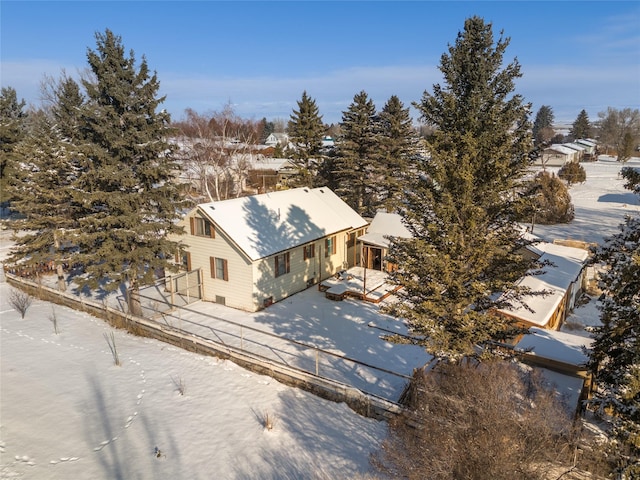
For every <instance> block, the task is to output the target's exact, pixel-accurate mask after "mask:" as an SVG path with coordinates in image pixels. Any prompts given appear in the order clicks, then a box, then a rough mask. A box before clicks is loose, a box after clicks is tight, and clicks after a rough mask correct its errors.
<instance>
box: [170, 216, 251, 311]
mask: <svg viewBox="0 0 640 480" xmlns="http://www.w3.org/2000/svg"><path fill="white" fill-rule="evenodd" d="M190 216H193V212H192V214H191V215H190ZM190 216H189V217H190ZM189 217H187V218H186V219H185V230H186V231H187V234H186V235H184V236H183V237H182V241H183V243H184V244H185V245H187V248H186V250H187V251H188V252H189V253H190V254H191V268H192V269H196V268H202V272H203V275H202V276H203V280H204V299H203V300H207V301H211V302H215V301H216V299H217V298H218V297H221V298H224V303H225V305H227V306H229V307H233V308H238V309H241V310H253V309H254V308H253V303H254V302H253V295H252V285H253V277H252V268H251V264H250V263H249V262H248V261H247V260H246V259H245V257H244V256H243V255H242V254H241V252H239V251H238V249H237V248H236V247H235V246H234V245H233V243H232V242H230V241H229V239H228V238H226V236H225V235H224V233H222V232H220V231H219V230H216V232H215V234H216V235H215V238H207V237H200V236H196V235H191V234H190V233H189V221H190V220H189ZM211 257H216V258H223V259H225V260H227V269H228V273H229V280H228V281H225V280H222V279H217V278H211V262H210V258H211Z"/></svg>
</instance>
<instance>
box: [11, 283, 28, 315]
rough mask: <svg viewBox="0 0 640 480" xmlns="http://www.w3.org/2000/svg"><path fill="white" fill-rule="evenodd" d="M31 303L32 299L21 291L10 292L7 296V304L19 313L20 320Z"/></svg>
mask: <svg viewBox="0 0 640 480" xmlns="http://www.w3.org/2000/svg"><path fill="white" fill-rule="evenodd" d="M32 301H33V297H31V295H29V294H28V293H26V292H23V291H22V290H11V293H10V294H9V304H10V305H11V306H12V307H13V308H15V309H16V310H17V311H18V312H20V318H24V315H25V314H26V313H27V310H28V309H29V307H30V306H31V302H32Z"/></svg>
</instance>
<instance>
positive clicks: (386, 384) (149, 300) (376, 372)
mask: <svg viewBox="0 0 640 480" xmlns="http://www.w3.org/2000/svg"><path fill="white" fill-rule="evenodd" d="M149 293H151V294H149ZM158 294H164V297H165V298H164V299H163V300H159V299H158V298H157V296H158ZM166 297H167V292H166V291H164V292H163V291H162V288H161V286H160V284H159V285H155V286H154V287H153V289H152V290H150V289H149V288H147V289H146V290H145V291H143V292H141V293H140V298H141V300H142V305H143V314H144V317H145V318H147V319H149V320H150V321H152V322H155V323H157V324H158V325H160V326H162V327H164V328H169V329H172V330H174V331H177V332H180V333H181V334H187V335H196V336H197V337H198V338H201V339H204V340H210V341H213V342H216V343H219V344H222V345H225V346H228V347H231V348H234V349H237V350H239V351H241V352H245V353H249V354H251V355H255V356H258V357H260V358H264V359H269V360H270V361H271V362H277V363H280V364H282V365H284V366H286V367H288V368H294V369H297V370H300V371H302V372H304V373H308V374H311V375H314V376H317V377H320V378H325V379H327V380H331V381H337V382H340V383H343V384H346V385H350V386H352V387H354V388H357V389H358V390H360V391H362V392H363V393H366V394H367V395H374V396H377V397H380V398H383V399H385V400H388V401H391V402H398V399H399V398H400V397H401V395H402V393H403V392H404V390H405V389H406V387H407V385H408V383H409V381H410V379H411V376H410V375H406V374H404V373H400V372H396V371H393V370H390V369H387V368H385V367H383V366H380V365H372V364H370V363H367V362H364V361H362V360H358V359H356V358H351V357H349V356H346V355H343V354H341V353H336V352H332V351H329V350H326V349H323V348H320V347H318V346H316V345H312V344H310V343H305V342H301V341H299V340H293V339H289V338H286V337H284V336H282V335H277V334H275V333H272V332H269V331H265V330H262V329H258V328H255V327H252V326H249V325H244V324H241V323H238V322H234V321H232V320H229V319H226V318H222V317H220V316H216V315H213V314H210V313H205V312H201V311H198V310H195V309H193V308H190V307H189V305H188V304H173V305H171V303H170V301H169V299H168V298H166ZM168 307H170V308H168ZM372 328H376V327H372Z"/></svg>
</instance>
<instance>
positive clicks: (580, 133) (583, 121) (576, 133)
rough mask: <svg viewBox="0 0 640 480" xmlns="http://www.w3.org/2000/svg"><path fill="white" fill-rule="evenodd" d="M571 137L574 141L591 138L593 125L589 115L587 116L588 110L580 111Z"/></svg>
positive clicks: (572, 128)
mask: <svg viewBox="0 0 640 480" xmlns="http://www.w3.org/2000/svg"><path fill="white" fill-rule="evenodd" d="M571 137H572V138H573V139H574V140H578V139H580V138H591V123H590V122H589V115H587V111H586V110H580V113H579V114H578V116H577V117H576V119H575V120H574V122H573V125H572V126H571Z"/></svg>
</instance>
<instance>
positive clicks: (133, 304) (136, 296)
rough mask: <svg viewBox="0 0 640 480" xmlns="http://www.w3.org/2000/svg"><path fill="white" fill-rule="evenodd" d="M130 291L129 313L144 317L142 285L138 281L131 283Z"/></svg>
mask: <svg viewBox="0 0 640 480" xmlns="http://www.w3.org/2000/svg"><path fill="white" fill-rule="evenodd" d="M127 292H128V296H129V298H128V304H129V313H131V314H132V315H136V316H138V317H142V302H141V301H140V287H139V286H138V284H137V282H136V283H132V284H131V288H129V290H128V291H127Z"/></svg>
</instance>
